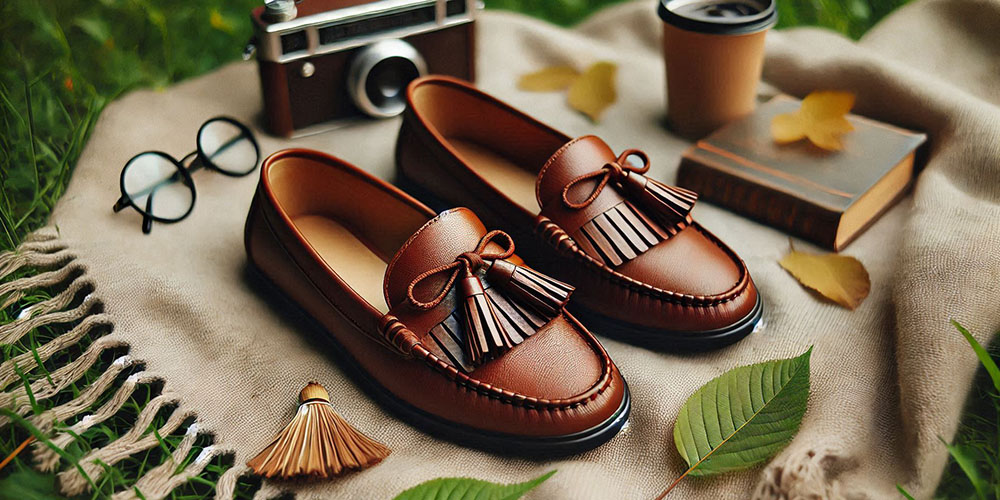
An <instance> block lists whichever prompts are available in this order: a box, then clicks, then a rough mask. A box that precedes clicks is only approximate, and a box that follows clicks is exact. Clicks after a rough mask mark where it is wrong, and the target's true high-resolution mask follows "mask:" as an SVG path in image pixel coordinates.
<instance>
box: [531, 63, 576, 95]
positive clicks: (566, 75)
mask: <svg viewBox="0 0 1000 500" xmlns="http://www.w3.org/2000/svg"><path fill="white" fill-rule="evenodd" d="M579 76H580V72H579V71H577V70H576V69H575V68H573V67H571V66H550V67H548V68H545V69H543V70H541V71H536V72H534V73H528V74H526V75H521V79H520V80H518V81H517V88H519V89H521V90H527V91H528V92H552V91H555V90H566V89H568V88H569V86H570V85H573V82H574V81H576V79H577V78H578V77H579Z"/></svg>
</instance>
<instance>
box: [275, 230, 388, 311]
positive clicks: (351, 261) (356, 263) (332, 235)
mask: <svg viewBox="0 0 1000 500" xmlns="http://www.w3.org/2000/svg"><path fill="white" fill-rule="evenodd" d="M292 222H293V223H294V224H295V227H297V228H298V229H299V232H300V233H302V236H304V237H305V239H306V240H307V241H309V243H310V244H311V245H312V246H313V248H315V249H316V251H317V252H319V255H320V257H322V259H323V260H324V261H325V262H326V264H327V265H328V266H330V269H333V270H334V271H335V272H336V273H337V275H338V276H340V278H341V279H343V280H344V282H345V283H347V284H348V285H349V286H350V287H351V288H353V289H354V291H355V292H357V293H358V295H360V296H361V297H362V298H364V299H365V300H367V301H368V302H369V303H371V305H372V306H374V307H375V308H376V309H378V310H379V311H381V312H382V313H387V312H389V307H388V306H387V305H386V303H385V297H384V296H383V295H382V278H383V277H384V276H385V268H386V266H387V265H388V264H386V262H385V261H384V260H382V259H381V258H380V257H379V256H378V255H375V252H372V251H371V250H370V249H369V248H368V247H367V246H366V245H365V244H364V243H363V242H362V241H361V240H359V239H358V237H357V236H355V235H354V233H352V232H351V230H350V229H347V228H346V227H344V226H342V225H341V224H340V223H338V222H337V221H335V220H333V219H330V218H328V217H324V216H322V215H302V216H299V217H296V218H295V219H293V220H292Z"/></svg>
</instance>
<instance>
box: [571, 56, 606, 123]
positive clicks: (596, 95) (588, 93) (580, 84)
mask: <svg viewBox="0 0 1000 500" xmlns="http://www.w3.org/2000/svg"><path fill="white" fill-rule="evenodd" d="M617 71H618V66H616V65H615V64H614V63H610V62H606V61H602V62H598V63H594V64H593V65H592V66H591V67H590V68H587V71H584V72H583V74H582V75H580V77H579V78H577V79H576V81H574V82H573V84H572V85H570V87H569V105H570V106H572V107H573V109H575V110H577V111H579V112H581V113H583V114H585V115H587V116H588V117H590V119H591V121H593V122H594V123H597V122H598V121H599V120H600V119H601V114H602V113H604V110H605V109H607V107H608V106H610V105H612V104H614V102H615V100H616V99H617V98H618V94H617V92H616V91H615V73H617Z"/></svg>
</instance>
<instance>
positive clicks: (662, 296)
mask: <svg viewBox="0 0 1000 500" xmlns="http://www.w3.org/2000/svg"><path fill="white" fill-rule="evenodd" d="M407 99H408V104H409V105H408V108H407V110H406V111H405V112H404V114H403V125H402V128H401V130H400V136H399V140H398V143H397V150H396V161H397V166H398V168H399V172H400V174H401V176H402V177H403V178H405V179H406V180H408V181H409V182H411V183H413V184H415V185H417V186H418V187H420V188H422V189H424V190H426V191H428V192H429V193H431V194H432V195H434V196H436V197H438V198H440V199H443V200H444V201H446V202H448V203H451V204H455V205H463V206H467V207H470V208H471V209H473V210H474V211H475V212H476V213H477V214H478V215H479V216H480V217H481V218H482V219H483V221H484V222H485V223H486V224H487V225H490V226H491V227H492V226H495V227H498V228H500V229H503V230H504V231H507V232H508V233H510V234H511V235H513V236H514V237H515V238H516V239H517V240H518V241H519V244H520V246H519V248H520V254H521V255H522V256H523V257H524V258H525V259H526V260H527V262H528V263H529V264H530V265H532V266H533V267H535V268H537V269H539V270H540V271H542V272H545V273H547V274H550V275H551V276H554V277H556V278H558V279H560V280H562V281H565V282H566V283H569V284H570V285H573V286H575V287H576V289H577V291H576V292H575V294H574V302H575V303H576V304H577V305H579V306H582V307H585V308H587V309H588V310H590V311H593V312H596V313H599V314H600V315H603V316H605V317H607V318H610V319H612V320H617V321H621V322H623V323H627V324H632V325H638V326H640V327H646V328H653V329H658V330H663V331H671V332H705V331H711V330H717V329H721V328H726V327H729V326H731V325H733V324H734V323H737V322H739V321H740V320H742V319H744V318H746V317H747V316H748V315H749V314H750V313H751V312H752V311H753V310H754V308H755V306H756V305H757V301H758V297H757V290H756V288H755V287H754V284H753V281H752V279H751V278H750V275H749V272H748V271H747V268H746V266H745V264H744V263H743V261H742V260H741V259H740V258H739V257H738V256H737V255H736V254H735V253H734V252H733V251H732V250H731V249H729V247H727V246H726V245H725V244H724V243H723V242H722V241H720V240H719V239H718V238H716V237H715V236H714V235H712V234H711V233H710V232H709V231H708V230H706V229H705V228H703V227H702V226H701V225H699V224H698V223H697V222H694V221H691V222H690V223H688V224H685V225H684V227H683V228H682V229H680V230H679V231H677V233H676V234H674V235H668V237H666V238H662V239H661V241H658V242H656V243H655V245H653V246H652V247H651V248H648V249H646V250H644V251H642V252H636V253H637V254H638V255H636V256H635V257H634V258H630V259H622V260H627V262H623V263H614V262H606V261H605V259H603V258H602V257H601V255H600V253H599V252H595V251H594V250H595V249H594V248H593V247H594V245H592V244H587V242H586V240H585V239H584V238H583V236H582V234H581V228H583V227H584V226H585V225H586V224H587V223H588V222H591V221H594V220H595V217H597V216H599V215H600V214H602V213H605V212H606V211H608V210H609V209H612V208H614V207H616V206H619V204H621V203H622V202H624V201H629V202H634V201H635V200H632V199H628V198H627V197H626V195H624V194H623V190H622V189H620V188H618V187H613V186H605V188H604V189H601V190H600V192H599V193H598V194H597V196H596V197H595V199H594V200H592V202H591V203H589V204H587V205H586V206H585V207H583V208H581V209H572V208H568V207H567V206H566V204H565V203H562V202H561V199H562V197H563V193H564V191H566V197H567V198H571V199H572V200H576V201H581V200H584V199H586V198H587V197H588V194H590V193H593V192H594V191H595V190H597V188H598V184H599V181H600V178H599V177H594V178H591V179H587V180H584V181H581V182H576V183H574V184H573V185H572V186H570V188H569V189H567V185H569V184H570V183H571V181H573V180H574V179H577V178H579V177H580V176H581V175H585V174H588V173H591V172H595V171H599V170H601V169H602V168H604V167H605V165H607V164H608V163H610V162H615V161H617V160H618V155H616V154H615V153H614V152H613V151H612V150H611V148H610V147H609V146H608V145H607V144H605V143H604V142H603V141H601V140H600V139H599V138H597V137H593V136H585V137H581V138H578V139H571V138H570V137H568V136H566V135H565V134H562V133H561V132H558V131H556V130H554V129H552V128H551V127H548V126H547V125H545V124H543V123H541V122H539V121H538V120H536V119H534V118H532V117H530V116H528V115H526V114H524V113H522V112H520V111H518V110H516V109H514V108H512V107H511V106H509V105H507V104H505V103H503V102H500V101H499V100H497V99H495V98H493V97H491V96H489V95H487V94H485V93H483V92H481V91H479V90H478V89H476V88H475V87H473V86H471V85H469V84H467V83H464V82H461V81H458V80H456V79H452V78H448V77H435V76H431V77H426V78H422V79H419V80H416V81H414V82H413V83H411V84H410V86H409V87H408V91H407ZM647 161H648V159H647ZM630 175H631V174H630ZM532 190H534V193H533V194H534V196H530V194H529V192H530V191H532ZM532 198H533V199H532ZM619 208H621V207H619ZM611 215H614V216H615V218H616V219H617V217H618V214H611ZM646 215H650V214H648V213H647V214H646Z"/></svg>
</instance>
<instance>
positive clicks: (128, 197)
mask: <svg viewBox="0 0 1000 500" xmlns="http://www.w3.org/2000/svg"><path fill="white" fill-rule="evenodd" d="M197 148H198V149H197V150H195V151H192V152H191V153H188V154H187V155H186V156H184V158H182V159H181V160H179V161H178V160H177V159H175V158H174V157H173V156H170V155H168V154H167V153H164V152H162V151H146V152H143V153H139V154H137V155H135V156H133V157H132V159H131V160H129V161H128V163H126V164H125V167H124V168H122V175H121V191H122V196H121V198H118V201H117V202H115V206H114V207H113V209H114V211H115V212H119V211H121V210H122V209H124V208H125V207H128V206H131V207H132V208H134V209H135V210H136V211H137V212H139V213H140V214H142V232H143V233H146V234H149V232H150V231H151V230H152V229H153V221H157V222H166V223H171V222H178V221H180V220H182V219H184V218H185V217H187V216H188V215H189V214H190V213H191V210H192V209H194V200H195V190H194V180H193V179H192V178H191V174H192V173H193V172H195V171H197V170H199V169H201V168H202V167H206V168H210V169H212V170H216V171H218V172H220V173H223V174H225V175H229V176H232V177H242V176H244V175H247V174H249V173H250V172H253V171H254V170H255V169H256V168H257V164H258V163H260V146H259V145H258V144H257V138H255V137H254V135H253V132H251V131H250V128H249V127H247V126H246V125H244V124H242V123H240V122H238V121H236V120H234V119H232V118H229V117H226V116H217V117H215V118H211V119H209V120H208V121H206V122H205V123H203V124H202V125H201V128H199V129H198V139H197Z"/></svg>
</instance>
